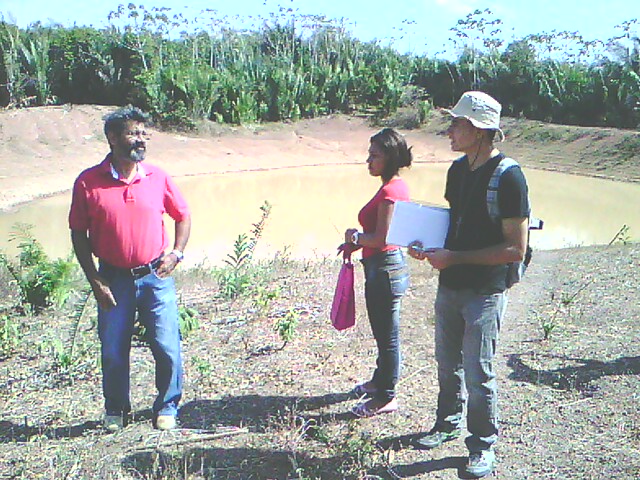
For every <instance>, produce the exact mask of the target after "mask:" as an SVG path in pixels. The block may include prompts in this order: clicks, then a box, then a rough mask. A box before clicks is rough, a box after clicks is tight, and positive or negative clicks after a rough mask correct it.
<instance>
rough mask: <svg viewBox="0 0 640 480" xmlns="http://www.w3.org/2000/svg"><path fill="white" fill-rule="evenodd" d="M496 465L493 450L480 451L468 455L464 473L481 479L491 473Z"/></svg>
mask: <svg viewBox="0 0 640 480" xmlns="http://www.w3.org/2000/svg"><path fill="white" fill-rule="evenodd" d="M495 463H496V454H495V453H494V451H493V450H482V451H481V452H475V453H471V454H469V461H468V463H467V466H466V468H465V471H466V472H467V473H468V474H469V475H471V476H473V477H475V478H482V477H486V476H487V475H489V474H490V473H491V472H493V469H494V467H495Z"/></svg>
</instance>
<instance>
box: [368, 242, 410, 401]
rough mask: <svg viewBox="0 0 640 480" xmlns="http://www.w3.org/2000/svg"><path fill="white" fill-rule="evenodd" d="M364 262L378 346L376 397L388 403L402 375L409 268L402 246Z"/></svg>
mask: <svg viewBox="0 0 640 480" xmlns="http://www.w3.org/2000/svg"><path fill="white" fill-rule="evenodd" d="M362 264H363V265H364V274H365V287H364V295H365V300H366V304H367V314H368V315H369V322H370V323H371V330H372V332H373V336H374V338H375V340H376V344H377V346H378V359H377V360H376V370H375V372H374V373H373V378H372V379H371V382H372V383H373V384H374V385H375V387H376V394H375V395H374V398H375V399H377V400H380V401H382V402H384V403H387V402H389V401H391V400H392V399H393V398H395V396H396V393H395V388H396V383H398V378H399V377H400V334H399V333H400V332H399V331H400V306H401V301H402V297H403V295H404V293H405V292H406V291H407V287H408V286H409V270H408V268H407V264H406V261H405V258H404V255H403V253H402V251H401V250H400V249H397V250H392V251H389V252H382V253H378V254H376V255H374V256H372V257H368V258H365V259H363V260H362Z"/></svg>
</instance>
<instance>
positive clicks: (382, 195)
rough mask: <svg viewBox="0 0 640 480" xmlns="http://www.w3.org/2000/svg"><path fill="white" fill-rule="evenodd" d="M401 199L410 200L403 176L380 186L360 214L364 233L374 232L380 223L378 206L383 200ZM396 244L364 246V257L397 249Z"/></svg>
mask: <svg viewBox="0 0 640 480" xmlns="http://www.w3.org/2000/svg"><path fill="white" fill-rule="evenodd" d="M399 200H403V201H409V187H408V186H407V183H406V182H405V181H404V179H402V178H401V177H396V178H392V179H391V180H390V181H389V183H387V184H386V185H383V186H382V187H380V190H378V191H377V192H376V194H375V195H374V196H373V198H372V199H371V200H369V203H367V204H366V205H365V206H364V207H362V210H360V213H359V214H358V221H359V222H360V225H362V231H363V233H374V232H375V231H376V227H377V224H378V207H379V206H380V204H381V203H383V202H391V203H395V202H397V201H399ZM397 248H398V247H397V246H395V245H385V246H384V247H382V248H371V247H363V248H362V258H367V257H371V256H373V255H375V254H377V253H379V252H386V251H389V250H396V249H397Z"/></svg>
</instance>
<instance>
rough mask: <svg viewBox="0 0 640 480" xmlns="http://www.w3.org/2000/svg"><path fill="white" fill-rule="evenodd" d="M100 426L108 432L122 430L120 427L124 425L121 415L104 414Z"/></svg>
mask: <svg viewBox="0 0 640 480" xmlns="http://www.w3.org/2000/svg"><path fill="white" fill-rule="evenodd" d="M102 426H103V427H104V428H105V429H106V430H108V431H110V432H117V431H118V430H122V428H123V427H124V422H123V420H122V415H108V414H107V415H105V416H104V419H103V420H102Z"/></svg>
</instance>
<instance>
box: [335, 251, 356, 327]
mask: <svg viewBox="0 0 640 480" xmlns="http://www.w3.org/2000/svg"><path fill="white" fill-rule="evenodd" d="M353 273H354V272H353V263H351V252H350V251H348V250H344V251H343V263H342V267H341V268H340V273H339V275H338V284H337V285H336V292H335V294H334V295H333V304H332V305H331V323H332V324H333V326H334V327H335V328H336V329H337V330H344V329H346V328H349V327H353V326H354V325H355V324H356V295H355V292H354V290H353V283H354V281H353V280H354V275H353Z"/></svg>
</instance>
